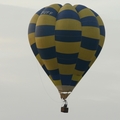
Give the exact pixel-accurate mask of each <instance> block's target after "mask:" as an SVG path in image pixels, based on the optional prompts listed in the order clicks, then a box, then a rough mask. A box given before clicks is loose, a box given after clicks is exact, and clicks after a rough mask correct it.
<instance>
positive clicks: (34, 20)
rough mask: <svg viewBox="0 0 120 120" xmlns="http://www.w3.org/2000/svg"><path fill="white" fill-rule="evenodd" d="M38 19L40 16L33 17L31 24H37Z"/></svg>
mask: <svg viewBox="0 0 120 120" xmlns="http://www.w3.org/2000/svg"><path fill="white" fill-rule="evenodd" d="M38 17H39V15H37V14H35V15H34V16H33V17H32V19H31V21H30V23H36V21H37V19H38Z"/></svg>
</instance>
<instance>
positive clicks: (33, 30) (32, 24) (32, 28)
mask: <svg viewBox="0 0 120 120" xmlns="http://www.w3.org/2000/svg"><path fill="white" fill-rule="evenodd" d="M35 27H36V24H34V23H30V24H29V28H28V34H30V33H34V32H35Z"/></svg>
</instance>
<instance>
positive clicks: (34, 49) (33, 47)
mask: <svg viewBox="0 0 120 120" xmlns="http://www.w3.org/2000/svg"><path fill="white" fill-rule="evenodd" d="M31 48H32V51H33V53H34V55H35V56H36V55H37V54H38V49H37V47H36V44H35V43H34V44H32V45H31Z"/></svg>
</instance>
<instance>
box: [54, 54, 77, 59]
mask: <svg viewBox="0 0 120 120" xmlns="http://www.w3.org/2000/svg"><path fill="white" fill-rule="evenodd" d="M56 55H57V58H60V59H74V58H77V57H78V53H74V54H63V53H58V52H57V54H56Z"/></svg>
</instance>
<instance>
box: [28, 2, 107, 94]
mask: <svg viewBox="0 0 120 120" xmlns="http://www.w3.org/2000/svg"><path fill="white" fill-rule="evenodd" d="M28 37H29V42H30V45H31V48H32V51H33V53H34V55H35V56H36V58H37V60H38V61H39V63H40V65H41V66H42V67H43V69H44V70H45V72H46V73H47V75H48V76H49V78H50V79H51V80H52V82H53V83H54V85H55V86H56V87H57V89H58V90H59V92H71V91H72V90H73V89H74V87H75V86H76V85H77V83H78V82H79V81H80V80H81V78H82V77H83V76H84V75H85V73H86V72H87V71H88V69H89V68H90V67H91V65H92V64H93V62H94V61H95V60H96V58H97V57H98V55H99V53H100V51H101V49H102V46H103V43H104V38H105V28H104V25H103V22H102V20H101V18H100V16H99V15H98V14H97V13H96V12H94V11H93V10H91V9H89V8H87V7H85V6H83V5H74V6H72V5H71V4H65V5H63V6H62V5H60V4H53V5H50V6H48V7H45V8H43V9H41V10H39V11H38V12H37V13H36V14H35V15H34V16H33V17H32V19H31V21H30V24H29V29H28Z"/></svg>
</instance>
